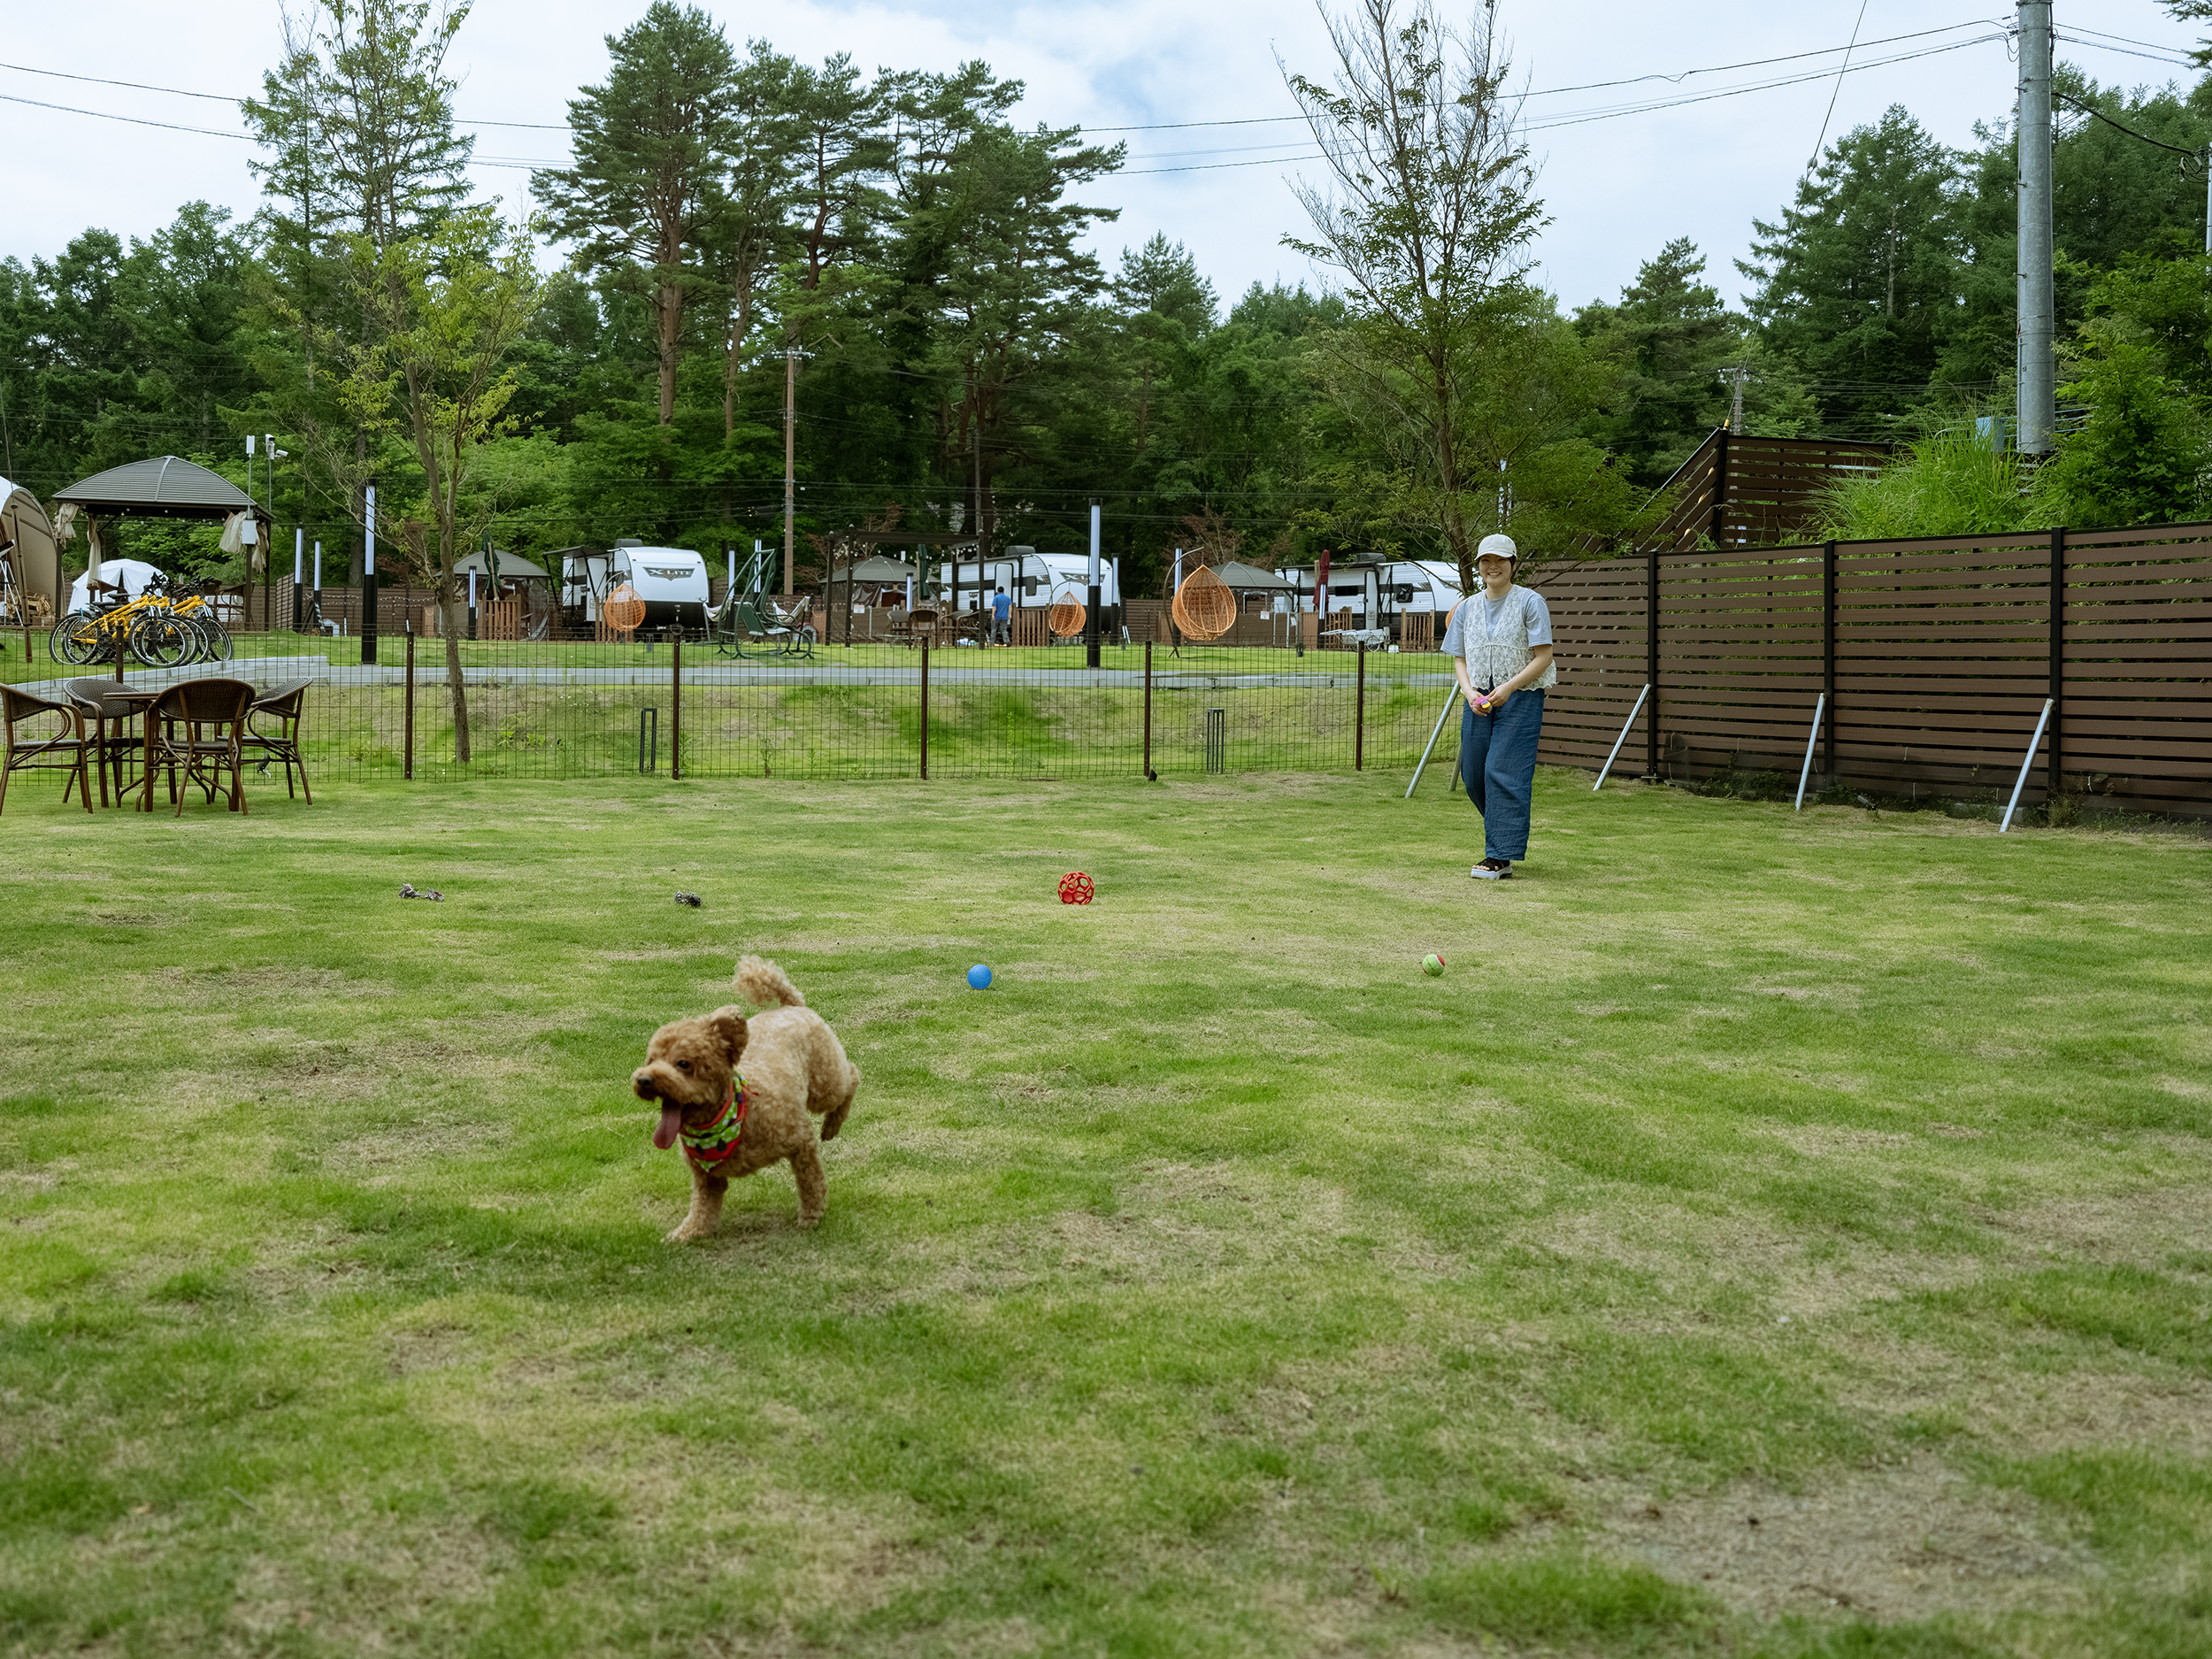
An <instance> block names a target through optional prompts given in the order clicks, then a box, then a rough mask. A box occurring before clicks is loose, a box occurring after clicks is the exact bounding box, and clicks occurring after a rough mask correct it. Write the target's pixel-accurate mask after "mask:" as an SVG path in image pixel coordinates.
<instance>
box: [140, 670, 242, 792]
mask: <svg viewBox="0 0 2212 1659" xmlns="http://www.w3.org/2000/svg"><path fill="white" fill-rule="evenodd" d="M253 697H254V691H253V687H251V686H250V685H249V684H248V683H247V682H246V681H244V680H179V681H178V682H177V683H176V684H175V685H173V686H172V687H169V688H168V689H167V690H166V691H165V692H163V693H162V694H161V695H159V696H158V697H157V698H155V699H154V702H153V706H152V708H151V709H150V710H148V711H147V715H146V784H145V790H144V793H143V794H142V795H141V796H140V798H139V807H140V810H142V811H147V812H150V811H152V810H153V808H154V774H155V773H156V772H167V773H168V774H169V799H170V802H171V803H173V805H174V807H175V808H176V810H177V812H178V814H179V815H180V816H181V815H182V814H183V811H184V795H183V792H182V790H181V789H180V788H179V787H178V774H179V772H182V774H183V782H184V785H185V786H186V787H190V786H191V785H193V784H195V783H196V784H198V785H199V786H200V787H201V788H202V789H204V791H206V793H207V798H208V800H209V801H210V802H211V803H212V802H213V801H214V799H215V795H216V792H217V790H218V789H219V787H221V784H222V780H223V774H224V773H225V772H228V773H229V774H230V791H229V794H230V810H232V811H234V812H243V811H244V810H246V790H245V783H244V780H243V779H242V778H241V776H240V775H239V765H238V763H239V757H240V755H241V753H242V746H243V744H244V741H245V735H246V714H247V711H248V710H250V709H251V708H252V707H253Z"/></svg>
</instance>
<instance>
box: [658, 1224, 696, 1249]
mask: <svg viewBox="0 0 2212 1659" xmlns="http://www.w3.org/2000/svg"><path fill="white" fill-rule="evenodd" d="M706 1236H707V1230H706V1229H705V1228H704V1227H695V1226H693V1225H691V1224H690V1223H689V1222H686V1223H685V1224H684V1225H682V1226H680V1227H677V1228H675V1229H673V1230H672V1231H671V1232H668V1233H663V1234H662V1235H661V1242H662V1243H663V1244H689V1243H690V1242H691V1241H692V1240H694V1239H703V1238H705V1237H706Z"/></svg>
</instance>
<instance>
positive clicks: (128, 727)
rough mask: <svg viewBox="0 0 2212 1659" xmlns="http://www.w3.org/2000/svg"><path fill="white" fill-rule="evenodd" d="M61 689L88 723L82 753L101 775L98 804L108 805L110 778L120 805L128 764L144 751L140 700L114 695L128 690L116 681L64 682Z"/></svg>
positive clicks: (143, 711) (141, 704) (142, 712)
mask: <svg viewBox="0 0 2212 1659" xmlns="http://www.w3.org/2000/svg"><path fill="white" fill-rule="evenodd" d="M61 688H62V691H63V694H64V695H66V696H67V697H68V699H69V701H70V702H71V703H74V704H75V705H76V708H77V713H78V715H79V716H80V717H81V719H82V720H85V721H88V722H90V724H91V727H92V730H91V734H90V735H89V736H88V737H87V738H86V739H85V753H86V758H87V759H88V761H89V762H90V763H91V764H92V765H93V766H94V767H95V768H96V769H97V770H98V772H99V774H100V804H101V805H102V806H105V805H106V804H107V803H108V783H109V780H110V778H111V776H112V779H113V780H114V784H115V800H116V803H117V804H118V805H120V804H122V801H123V795H124V793H125V791H126V790H127V789H128V787H129V782H128V781H127V779H128V774H129V772H130V767H131V763H132V762H133V761H134V760H137V759H138V758H139V757H141V756H142V754H143V753H144V750H145V747H146V740H145V735H144V733H143V732H142V730H141V728H140V725H139V723H140V722H141V721H142V720H143V719H144V718H146V704H145V703H144V702H143V701H142V700H141V699H136V698H123V697H119V696H118V695H116V694H117V693H119V692H122V691H127V690H128V689H129V687H127V686H126V685H125V684H124V683H123V682H122V681H121V680H97V679H93V680H63V681H62V682H61Z"/></svg>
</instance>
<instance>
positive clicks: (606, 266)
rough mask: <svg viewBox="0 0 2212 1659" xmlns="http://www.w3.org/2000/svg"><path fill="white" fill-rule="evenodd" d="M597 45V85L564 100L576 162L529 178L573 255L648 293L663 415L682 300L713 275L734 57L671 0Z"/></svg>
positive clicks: (671, 388)
mask: <svg viewBox="0 0 2212 1659" xmlns="http://www.w3.org/2000/svg"><path fill="white" fill-rule="evenodd" d="M607 50H608V53H609V55H610V56H611V58H612V60H613V61H612V64H611V67H610V68H609V70H608V72H607V79H606V81H605V84H603V85H602V86H596V87H587V88H584V90H583V93H582V95H581V96H579V97H576V98H572V99H571V100H570V101H569V106H568V119H569V127H570V132H571V142H572V146H573V149H574V153H575V162H574V165H572V166H568V167H562V168H555V169H552V170H549V171H548V172H544V173H535V174H533V175H532V180H531V184H532V188H534V190H535V191H536V193H537V196H538V198H539V200H540V201H541V202H542V203H544V204H545V206H546V208H547V209H548V211H549V213H550V215H551V223H552V227H553V229H554V231H555V233H556V234H558V235H560V236H561V237H563V238H565V239H566V240H569V241H572V242H576V243H577V244H579V245H578V250H577V257H578V259H579V260H580V261H581V262H582V263H583V264H585V265H588V266H591V267H595V268H597V269H599V270H601V271H603V272H605V273H608V274H609V276H610V277H611V279H612V280H614V281H615V282H617V283H618V284H626V285H631V286H634V287H639V288H643V289H644V290H645V291H646V292H648V293H649V294H650V295H651V296H652V303H653V317H654V325H655V337H656V339H657V342H658V343H659V347H660V424H661V425H662V426H667V425H668V424H669V423H670V422H671V421H672V419H674V418H675V412H676V367H677V362H678V358H679V357H680V341H681V336H682V329H683V316H684V306H685V303H686V301H687V298H688V297H689V296H691V295H692V294H693V293H695V292H696V291H699V290H701V289H703V288H707V287H709V286H710V284H711V283H712V278H711V276H710V273H709V272H708V271H707V269H706V267H705V264H704V255H705V252H706V250H707V249H708V247H709V246H710V244H711V243H712V242H714V241H715V240H716V236H717V233H718V220H719V219H720V218H721V216H722V215H723V213H724V212H725V211H726V204H727V201H728V196H727V184H728V178H727V174H728V169H729V165H730V161H731V158H732V156H733V151H734V150H735V149H736V140H737V132H736V128H735V126H734V124H733V121H732V119H731V115H730V106H731V104H732V103H733V97H734V95H735V92H736V80H737V62H736V59H735V57H734V56H733V54H732V52H731V50H730V43H729V42H728V41H727V40H726V39H725V38H724V36H723V34H722V31H721V29H720V27H718V26H717V24H716V23H715V21H714V19H712V18H710V17H709V16H708V15H707V13H706V12H703V11H702V10H701V9H699V8H698V7H696V6H687V7H681V8H679V7H678V6H676V5H674V4H671V0H654V4H652V5H650V6H649V7H648V8H647V9H646V12H645V15H644V16H643V17H642V18H641V19H638V20H637V21H636V22H635V23H634V24H632V25H631V26H630V27H628V28H627V29H625V30H624V31H623V32H622V33H621V34H620V35H609V36H607Z"/></svg>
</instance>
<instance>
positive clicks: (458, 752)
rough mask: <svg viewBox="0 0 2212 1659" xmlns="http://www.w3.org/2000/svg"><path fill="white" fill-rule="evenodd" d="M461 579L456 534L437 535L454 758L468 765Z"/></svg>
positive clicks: (440, 610)
mask: <svg viewBox="0 0 2212 1659" xmlns="http://www.w3.org/2000/svg"><path fill="white" fill-rule="evenodd" d="M465 609H466V607H465V606H464V605H463V604H462V603H461V593H460V579H459V578H458V577H457V576H455V575H454V573H453V535H452V533H451V531H449V530H444V529H442V530H441V531H440V532H439V534H438V619H439V627H438V632H439V633H441V634H443V635H445V683H446V691H447V694H448V695H449V697H450V698H451V700H452V703H453V758H454V759H456V760H457V761H459V762H460V763H461V764H463V765H464V766H465V765H467V764H468V762H469V692H468V681H467V680H464V679H463V678H462V677H461V633H462V630H463V629H464V628H465V627H466V626H468V623H467V619H466V618H465V615H464V614H463V613H464V611H465Z"/></svg>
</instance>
